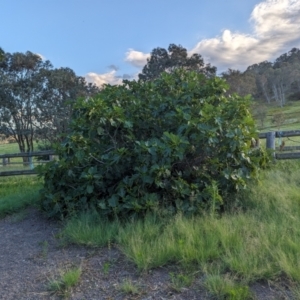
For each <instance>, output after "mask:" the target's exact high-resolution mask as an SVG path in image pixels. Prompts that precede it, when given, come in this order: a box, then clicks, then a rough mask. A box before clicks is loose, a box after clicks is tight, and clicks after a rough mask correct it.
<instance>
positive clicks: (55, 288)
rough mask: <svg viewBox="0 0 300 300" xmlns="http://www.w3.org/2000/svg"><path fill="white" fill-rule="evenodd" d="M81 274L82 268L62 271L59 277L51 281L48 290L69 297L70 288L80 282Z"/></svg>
mask: <svg viewBox="0 0 300 300" xmlns="http://www.w3.org/2000/svg"><path fill="white" fill-rule="evenodd" d="M80 276H81V268H74V269H70V270H67V271H66V272H62V273H61V274H60V278H59V279H57V280H50V281H49V283H48V290H49V291H50V292H52V293H54V294H58V295H61V296H63V297H68V295H69V293H70V289H71V288H72V287H73V286H75V285H76V284H77V283H78V282H79V279H80Z"/></svg>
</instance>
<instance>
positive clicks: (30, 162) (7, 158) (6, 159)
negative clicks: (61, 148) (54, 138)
mask: <svg viewBox="0 0 300 300" xmlns="http://www.w3.org/2000/svg"><path fill="white" fill-rule="evenodd" d="M54 155H55V151H53V150H47V151H38V152H22V153H13V154H1V155H0V159H1V158H2V166H3V167H7V166H10V165H17V164H23V166H27V167H29V168H30V169H29V170H11V171H2V172H0V177H1V176H15V175H32V174H37V171H36V170H35V169H34V162H33V159H32V158H33V157H39V156H48V157H49V160H41V161H39V163H45V162H48V161H51V160H53V156H54ZM19 157H22V158H28V160H27V161H24V160H23V162H11V161H10V159H11V158H19Z"/></svg>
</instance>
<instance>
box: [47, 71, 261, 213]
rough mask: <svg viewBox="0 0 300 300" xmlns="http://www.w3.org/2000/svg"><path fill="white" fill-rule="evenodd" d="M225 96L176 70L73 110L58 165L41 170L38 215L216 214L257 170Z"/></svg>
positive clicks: (248, 123) (245, 114) (235, 99)
mask: <svg viewBox="0 0 300 300" xmlns="http://www.w3.org/2000/svg"><path fill="white" fill-rule="evenodd" d="M226 88H227V86H226V84H225V82H224V81H223V80H221V79H219V78H213V79H207V78H205V77H204V76H203V75H201V74H197V73H194V72H186V71H184V70H177V71H176V72H175V73H174V74H168V73H164V74H162V76H160V77H159V78H158V79H155V80H154V81H152V82H136V81H126V82H124V84H123V85H121V86H110V85H107V86H105V88H104V89H103V90H102V91H101V93H100V94H99V95H98V96H97V97H96V98H94V99H89V100H80V101H78V103H77V104H76V107H75V109H74V111H75V114H74V116H73V120H72V125H71V126H72V127H71V129H72V134H70V135H69V136H68V138H67V140H66V142H65V143H64V144H63V145H62V147H61V148H60V149H59V153H60V160H59V161H57V162H52V163H49V164H48V165H47V166H46V167H45V168H44V170H43V175H44V177H45V185H44V188H43V190H42V197H43V202H42V206H43V209H44V210H45V211H46V212H48V214H49V215H50V216H60V217H62V216H65V215H70V214H73V213H77V212H78V211H82V210H85V209H88V208H95V209H97V210H98V211H99V212H100V213H101V214H103V215H106V216H114V215H118V216H129V215H132V214H143V213H144V212H146V211H148V210H157V209H162V208H163V209H167V210H170V211H171V212H174V211H182V212H184V213H191V214H192V213H196V212H199V211H201V210H203V208H205V207H207V206H210V207H212V208H213V209H217V208H218V207H220V206H221V205H222V202H224V201H227V199H228V197H227V196H228V195H229V194H232V193H233V192H235V191H236V190H238V189H239V188H240V187H244V186H245V184H246V179H247V178H250V177H253V176H255V175H256V173H257V170H258V168H259V167H260V165H261V163H263V162H264V161H263V157H262V155H261V154H262V153H261V150H255V151H254V150H253V149H251V147H250V144H251V139H252V138H253V137H256V136H257V133H256V131H255V126H254V121H253V119H252V117H251V115H250V113H249V102H250V99H249V98H247V97H246V98H242V97H239V96H237V95H233V96H231V97H225V96H224V94H225V91H226Z"/></svg>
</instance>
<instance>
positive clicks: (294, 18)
mask: <svg viewBox="0 0 300 300" xmlns="http://www.w3.org/2000/svg"><path fill="white" fill-rule="evenodd" d="M250 21H251V22H252V24H253V32H252V33H251V34H244V33H232V32H231V31H230V30H228V29H226V30H224V31H223V33H222V35H221V36H217V37H215V38H211V39H205V40H202V41H200V42H199V43H198V44H197V45H196V46H195V47H194V48H193V49H192V50H191V51H190V53H200V54H201V55H202V56H203V57H204V58H205V59H206V60H208V61H209V62H211V63H212V64H213V65H215V66H217V67H218V70H219V71H224V70H226V69H227V68H236V69H241V70H243V69H245V68H246V67H247V66H249V65H251V64H254V63H259V62H261V61H264V60H272V59H274V58H276V57H277V56H279V55H280V54H283V53H284V52H287V51H288V50H290V49H291V48H292V47H299V46H300V1H299V0H266V1H263V2H261V3H259V4H257V5H256V6H255V8H254V9H253V11H252V13H251V16H250Z"/></svg>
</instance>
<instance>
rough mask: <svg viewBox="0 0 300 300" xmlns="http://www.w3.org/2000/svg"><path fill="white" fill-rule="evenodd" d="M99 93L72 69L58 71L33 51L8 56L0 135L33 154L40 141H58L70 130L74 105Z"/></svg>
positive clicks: (0, 93) (0, 85)
mask: <svg viewBox="0 0 300 300" xmlns="http://www.w3.org/2000/svg"><path fill="white" fill-rule="evenodd" d="M96 89H97V88H96V87H94V86H92V85H89V84H87V83H86V82H85V80H84V79H83V78H81V77H77V76H76V75H75V73H74V72H73V71H72V70H71V69H68V68H61V69H54V68H53V66H52V64H51V63H50V61H49V60H43V59H42V58H41V56H39V55H37V54H34V53H32V52H30V51H28V52H26V53H19V52H17V53H12V54H11V53H4V58H3V59H2V61H1V62H0V133H2V134H5V135H7V136H13V137H14V138H15V140H16V141H17V143H18V145H19V149H20V152H31V151H33V150H34V140H36V139H38V138H39V139H48V140H50V141H54V140H57V137H58V136H59V135H60V134H61V133H63V132H64V131H65V130H66V127H67V126H68V125H67V124H68V120H69V117H70V114H71V106H72V104H71V103H72V101H74V100H76V98H77V97H80V96H85V97H86V96H88V95H89V94H90V93H91V91H95V90H96ZM62 124H64V125H62Z"/></svg>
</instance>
